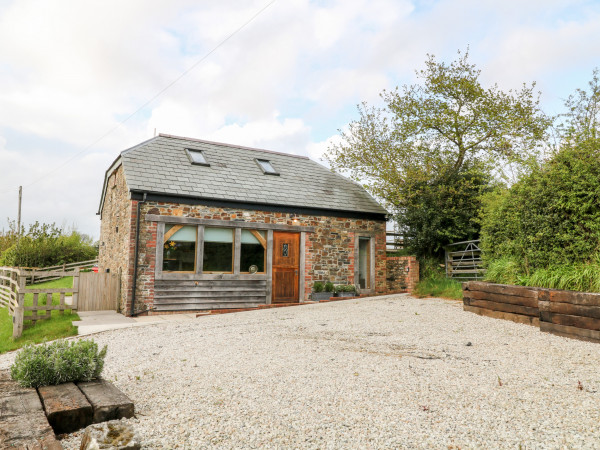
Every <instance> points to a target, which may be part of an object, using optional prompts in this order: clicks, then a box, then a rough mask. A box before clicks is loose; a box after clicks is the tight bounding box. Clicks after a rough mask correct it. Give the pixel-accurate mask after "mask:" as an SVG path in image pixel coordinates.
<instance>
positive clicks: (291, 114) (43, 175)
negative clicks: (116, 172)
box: [0, 0, 600, 239]
mask: <svg viewBox="0 0 600 450" xmlns="http://www.w3.org/2000/svg"><path fill="white" fill-rule="evenodd" d="M467 48H469V49H470V60H471V61H472V62H473V63H475V64H477V66H478V67H479V68H480V69H481V70H482V74H481V80H482V82H483V84H484V85H486V86H489V85H491V84H493V83H498V85H499V87H500V88H501V89H503V90H508V89H518V88H519V87H520V86H522V84H523V83H530V82H533V81H535V82H536V83H537V88H538V89H539V90H540V91H541V93H542V94H541V104H542V107H543V109H544V110H545V111H546V112H547V113H549V114H557V113H560V112H561V111H562V104H563V100H564V99H565V98H566V97H567V96H568V95H569V94H571V93H572V92H573V91H574V90H575V89H576V88H585V86H586V84H587V82H588V81H589V80H590V78H591V75H592V71H593V69H594V68H595V67H597V66H600V0H596V1H577V0H572V1H567V0H526V1H523V0H503V1H490V0H488V1H486V0H439V1H434V0H422V1H409V0H332V1H328V0H318V1H310V0H275V1H273V0H246V1H241V0H219V1H218V2H217V1H202V0H169V1H159V0H118V1H117V0H102V1H95V0H85V1H74V0H15V1H10V0H0V230H2V228H5V229H6V228H7V227H8V219H10V220H16V218H17V204H18V201H17V200H18V187H19V186H20V185H22V186H23V204H22V214H23V223H25V224H30V223H33V222H35V221H40V222H46V223H50V222H55V223H56V224H58V225H60V226H65V227H67V228H69V227H76V228H77V229H78V230H80V231H81V232H83V233H86V234H88V235H91V236H93V237H94V238H96V239H97V238H98V237H99V234H100V221H99V216H97V215H96V212H97V210H98V204H99V202H100V194H101V189H102V182H103V178H104V173H105V171H106V169H107V168H108V167H109V165H110V164H111V162H112V161H114V159H115V158H116V157H117V156H118V155H119V153H120V152H121V151H123V150H125V149H127V148H129V147H131V146H133V145H136V144H138V143H140V142H142V141H144V140H147V139H149V138H151V137H153V136H154V133H155V131H156V133H165V134H172V135H178V136H187V137H193V138H198V139H205V140H212V141H218V142H225V143H230V144H238V145H244V146H251V147H258V148H265V149H269V150H276V151H282V152H287V153H295V154H301V155H307V156H309V157H311V158H312V159H314V160H317V161H320V160H321V158H322V155H323V153H324V151H325V150H326V149H327V148H328V146H329V145H331V143H333V142H336V141H337V140H339V130H340V129H344V128H345V127H346V126H347V124H348V123H349V122H350V121H352V120H353V119H357V118H358V113H357V109H356V106H357V104H359V103H361V102H363V101H364V102H367V103H369V104H370V105H374V106H378V105H380V104H381V99H380V97H379V94H380V93H381V91H382V90H384V89H387V90H389V89H393V88H395V87H396V86H402V85H405V84H412V83H415V82H416V81H417V78H416V75H415V71H416V70H419V69H422V68H423V67H424V61H425V59H426V57H427V54H433V55H435V56H436V58H437V59H438V60H443V61H447V62H450V61H452V60H454V59H455V58H456V55H457V51H458V50H462V51H464V50H466V49H467ZM182 75H183V76H182Z"/></svg>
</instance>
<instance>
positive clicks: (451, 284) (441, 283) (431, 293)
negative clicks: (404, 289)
mask: <svg viewBox="0 0 600 450" xmlns="http://www.w3.org/2000/svg"><path fill="white" fill-rule="evenodd" d="M413 294H414V295H416V296H417V297H440V298H449V299H451V300H462V298H463V295H462V283H460V282H459V281H456V280H452V279H450V278H437V277H436V278H426V279H424V280H422V281H419V283H417V286H416V288H415V290H414V292H413Z"/></svg>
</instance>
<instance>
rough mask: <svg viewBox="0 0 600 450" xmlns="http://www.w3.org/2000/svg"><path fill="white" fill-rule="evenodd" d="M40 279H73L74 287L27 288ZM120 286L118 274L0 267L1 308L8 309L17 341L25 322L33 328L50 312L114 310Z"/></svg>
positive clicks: (47, 317)
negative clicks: (33, 281)
mask: <svg viewBox="0 0 600 450" xmlns="http://www.w3.org/2000/svg"><path fill="white" fill-rule="evenodd" d="M41 276H42V277H46V279H48V278H51V279H59V278H63V277H73V286H72V287H71V288H57V289H49V288H37V287H36V286H35V285H33V286H29V287H28V286H27V280H32V279H33V280H39V279H40V277H41ZM120 285H121V283H120V277H119V275H117V274H112V273H94V272H80V270H79V268H75V269H74V270H67V271H58V270H53V271H51V270H43V271H39V270H24V269H21V268H15V267H0V308H7V309H8V313H9V316H11V317H12V322H13V338H15V339H16V338H19V337H21V334H22V333H23V325H24V322H25V321H31V322H32V323H33V324H34V325H35V322H36V321H37V320H41V319H49V318H50V316H51V313H52V311H56V310H58V311H59V312H60V314H64V311H66V310H71V311H73V312H76V311H97V310H116V309H117V301H118V296H119V289H120ZM26 295H28V299H29V298H31V305H30V304H29V303H30V302H29V301H27V302H26V298H25V296H26ZM54 295H57V296H58V299H56V298H54V300H55V301H54V302H53V296H54ZM29 296H31V297H29ZM69 297H70V298H69ZM26 303H27V304H26Z"/></svg>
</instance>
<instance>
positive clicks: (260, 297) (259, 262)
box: [98, 134, 418, 315]
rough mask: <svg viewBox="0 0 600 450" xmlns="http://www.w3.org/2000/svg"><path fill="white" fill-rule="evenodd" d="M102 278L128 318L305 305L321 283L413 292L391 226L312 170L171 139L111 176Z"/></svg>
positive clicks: (146, 145)
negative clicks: (391, 244) (116, 278)
mask: <svg viewBox="0 0 600 450" xmlns="http://www.w3.org/2000/svg"><path fill="white" fill-rule="evenodd" d="M98 214H99V215H100V217H101V235H100V256H99V268H100V270H101V271H111V272H118V273H120V274H121V294H120V309H121V311H122V312H124V313H125V314H127V315H131V314H141V313H155V312H156V313H160V312H173V311H206V310H215V309H228V308H234V309H238V308H251V307H256V306H260V305H265V304H267V305H268V304H272V303H295V302H306V301H309V300H310V298H311V291H312V286H313V284H314V282H316V281H323V282H326V281H331V282H333V283H334V284H346V285H347V284H353V285H355V286H356V288H357V290H358V292H359V293H360V294H385V293H389V292H399V291H402V290H404V289H406V288H407V287H408V288H410V287H411V285H412V284H414V281H415V279H416V278H415V277H417V276H418V268H417V266H416V262H415V261H414V259H413V258H409V257H403V258H389V259H388V258H386V215H387V211H386V210H385V209H384V208H383V207H381V205H379V204H378V203H377V202H376V201H375V200H374V199H373V198H372V197H371V196H370V195H369V194H368V193H367V192H366V191H365V190H364V189H363V188H362V187H361V186H360V185H359V184H357V183H354V182H352V181H350V180H349V179H347V178H345V177H343V176H340V175H337V174H335V173H333V172H331V171H330V170H328V169H327V168H325V167H323V166H321V165H320V164H318V163H316V162H314V161H311V160H310V159H309V158H306V157H304V156H298V155H291V154H285V153H278V152H273V151H267V150H260V149H254V148H247V147H241V146H234V145H228V144H221V143H215V142H208V141H201V140H197V139H190V138H182V137H177V136H170V135H164V134H161V135H159V136H157V137H155V138H153V139H150V140H148V141H146V142H143V143H141V144H139V145H137V146H135V147H132V148H130V149H128V150H125V151H123V152H122V153H121V154H120V155H119V156H118V158H117V159H116V160H115V161H114V162H113V164H112V165H111V166H110V167H109V169H108V170H107V171H106V175H105V179H104V186H103V189H102V197H101V202H100V208H99V212H98Z"/></svg>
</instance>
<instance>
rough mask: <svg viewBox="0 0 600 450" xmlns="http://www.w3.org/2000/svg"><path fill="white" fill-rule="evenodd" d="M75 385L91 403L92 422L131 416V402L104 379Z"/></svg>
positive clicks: (132, 410)
mask: <svg viewBox="0 0 600 450" xmlns="http://www.w3.org/2000/svg"><path fill="white" fill-rule="evenodd" d="M77 387H78V388H79V389H80V390H81V392H83V394H84V395H85V397H86V398H87V400H88V401H89V402H90V404H91V405H92V409H93V411H94V414H93V417H92V422H93V423H101V422H107V421H109V420H119V419H124V418H125V419H129V418H131V417H133V413H134V408H133V402H132V401H131V400H129V398H128V397H127V396H126V395H125V394H124V393H123V392H121V391H120V390H119V389H117V388H116V387H115V386H114V385H113V384H112V383H110V382H108V381H105V380H94V381H85V382H80V383H77Z"/></svg>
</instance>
